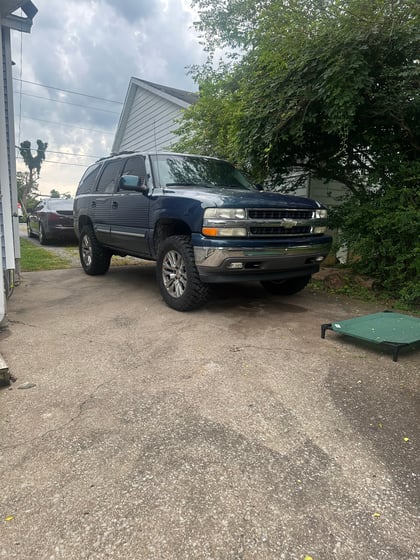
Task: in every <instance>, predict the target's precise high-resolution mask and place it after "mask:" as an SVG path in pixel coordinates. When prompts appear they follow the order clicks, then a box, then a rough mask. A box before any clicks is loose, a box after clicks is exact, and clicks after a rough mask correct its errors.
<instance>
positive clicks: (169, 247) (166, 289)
mask: <svg viewBox="0 0 420 560" xmlns="http://www.w3.org/2000/svg"><path fill="white" fill-rule="evenodd" d="M156 276H157V282H158V285H159V289H160V293H161V294H162V297H163V299H164V301H165V303H166V304H167V305H168V306H169V307H172V309H176V310H177V311H192V310H194V309H198V308H200V307H202V306H203V305H204V304H205V303H206V302H207V301H208V299H209V297H210V290H209V286H208V285H207V284H204V283H203V282H201V280H200V277H199V274H198V271H197V267H196V266H195V261H194V251H193V248H192V245H191V240H190V238H189V237H188V236H186V235H174V236H171V237H168V238H167V239H165V240H164V241H163V242H162V243H161V244H160V245H159V249H158V256H157V262H156Z"/></svg>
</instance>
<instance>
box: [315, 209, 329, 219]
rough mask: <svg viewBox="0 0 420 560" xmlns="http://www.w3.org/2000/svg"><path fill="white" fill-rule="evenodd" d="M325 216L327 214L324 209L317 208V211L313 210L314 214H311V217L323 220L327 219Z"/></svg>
mask: <svg viewBox="0 0 420 560" xmlns="http://www.w3.org/2000/svg"><path fill="white" fill-rule="evenodd" d="M327 214H328V213H327V211H326V210H325V208H319V209H318V210H315V212H314V213H313V217H314V218H323V219H325V218H326V217H327Z"/></svg>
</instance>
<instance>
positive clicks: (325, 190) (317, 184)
mask: <svg viewBox="0 0 420 560" xmlns="http://www.w3.org/2000/svg"><path fill="white" fill-rule="evenodd" d="M346 194H348V190H347V189H346V187H345V186H344V185H343V184H342V183H339V182H338V181H328V183H325V182H324V181H322V180H321V179H314V178H311V179H310V181H309V194H308V196H309V197H310V198H314V199H315V200H318V201H319V202H320V203H321V204H324V205H325V206H338V205H339V204H341V203H342V202H343V197H344V196H346Z"/></svg>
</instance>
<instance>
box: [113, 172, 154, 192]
mask: <svg viewBox="0 0 420 560" xmlns="http://www.w3.org/2000/svg"><path fill="white" fill-rule="evenodd" d="M118 186H119V188H120V189H122V190H124V191H134V192H143V193H144V192H147V185H146V184H145V180H144V178H143V177H139V176H138V175H123V176H122V177H121V178H120V182H119V185H118Z"/></svg>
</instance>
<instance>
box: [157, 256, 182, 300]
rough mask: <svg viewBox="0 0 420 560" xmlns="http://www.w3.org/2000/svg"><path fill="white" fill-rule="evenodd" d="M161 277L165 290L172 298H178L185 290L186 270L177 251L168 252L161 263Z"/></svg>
mask: <svg viewBox="0 0 420 560" xmlns="http://www.w3.org/2000/svg"><path fill="white" fill-rule="evenodd" d="M162 277H163V283H164V285H165V288H166V290H167V292H168V294H170V295H171V296H172V297H174V298H179V297H181V296H182V295H183V294H184V293H185V290H186V289H187V270H186V267H185V262H184V259H183V258H182V255H181V254H180V253H178V251H174V250H172V251H168V252H167V253H166V255H165V256H164V258H163V262H162Z"/></svg>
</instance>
